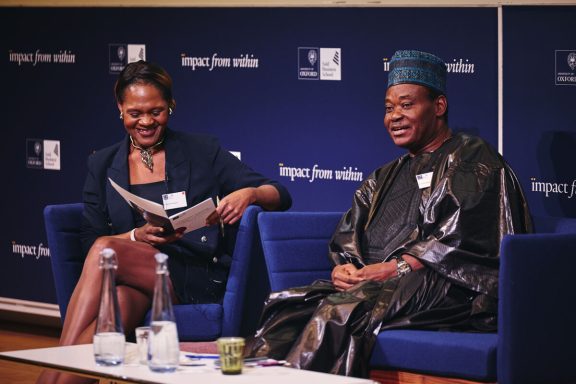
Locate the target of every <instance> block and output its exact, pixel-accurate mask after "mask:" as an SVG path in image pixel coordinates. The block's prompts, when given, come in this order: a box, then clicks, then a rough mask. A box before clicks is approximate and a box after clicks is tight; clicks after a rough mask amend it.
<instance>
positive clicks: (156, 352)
mask: <svg viewBox="0 0 576 384" xmlns="http://www.w3.org/2000/svg"><path fill="white" fill-rule="evenodd" d="M155 258H156V263H157V265H156V282H155V286H154V298H153V300H152V315H151V317H150V328H151V329H150V334H149V336H148V367H149V368H150V370H152V371H154V372H174V371H175V370H176V368H178V363H179V361H180V345H179V343H178V330H177V329H176V319H175V317H174V310H173V308H172V299H171V297H170V292H169V291H168V279H169V272H168V255H165V254H163V253H157V254H156V255H155Z"/></svg>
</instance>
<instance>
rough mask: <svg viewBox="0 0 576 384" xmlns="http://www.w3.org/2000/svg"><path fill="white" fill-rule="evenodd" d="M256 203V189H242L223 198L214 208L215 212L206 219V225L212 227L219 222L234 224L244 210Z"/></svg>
mask: <svg viewBox="0 0 576 384" xmlns="http://www.w3.org/2000/svg"><path fill="white" fill-rule="evenodd" d="M255 201H256V188H242V189H239V190H237V191H234V192H232V193H231V194H229V195H227V196H226V197H224V198H223V199H222V200H220V203H219V204H218V206H217V207H216V211H215V212H214V213H213V214H211V215H210V216H208V218H207V219H206V224H207V225H213V224H216V223H218V222H219V221H220V220H222V222H223V223H224V224H234V223H235V222H237V221H238V220H240V218H241V217H242V215H243V214H244V211H245V210H246V208H247V207H248V206H249V205H250V204H253V203H254V202H255Z"/></svg>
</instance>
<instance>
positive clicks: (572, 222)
mask: <svg viewBox="0 0 576 384" xmlns="http://www.w3.org/2000/svg"><path fill="white" fill-rule="evenodd" d="M532 221H533V222H534V232H536V233H576V219H574V218H571V217H552V216H532Z"/></svg>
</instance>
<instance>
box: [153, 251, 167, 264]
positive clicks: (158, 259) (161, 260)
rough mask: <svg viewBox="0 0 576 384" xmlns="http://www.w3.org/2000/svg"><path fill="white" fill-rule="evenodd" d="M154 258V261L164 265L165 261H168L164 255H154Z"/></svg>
mask: <svg viewBox="0 0 576 384" xmlns="http://www.w3.org/2000/svg"><path fill="white" fill-rule="evenodd" d="M154 257H155V258H156V261H157V262H159V263H164V262H166V260H168V255H167V254H165V253H157V254H156V255H154Z"/></svg>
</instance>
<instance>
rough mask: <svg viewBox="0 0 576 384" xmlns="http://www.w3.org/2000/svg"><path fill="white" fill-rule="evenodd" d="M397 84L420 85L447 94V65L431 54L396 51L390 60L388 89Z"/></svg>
mask: <svg viewBox="0 0 576 384" xmlns="http://www.w3.org/2000/svg"><path fill="white" fill-rule="evenodd" d="M396 84H419V85H424V86H426V87H430V88H432V89H435V90H436V91H438V92H440V93H441V94H446V64H445V63H444V60H442V59H441V58H439V57H438V56H434V55H433V54H431V53H426V52H421V51H415V50H405V51H396V52H395V53H394V55H393V56H392V59H390V72H389V74H388V88H390V87H391V86H393V85H396Z"/></svg>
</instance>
